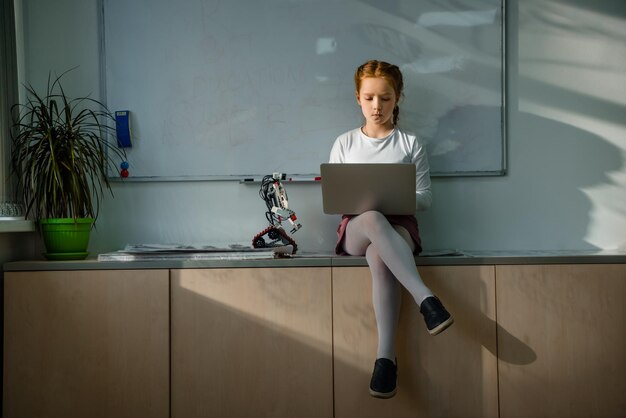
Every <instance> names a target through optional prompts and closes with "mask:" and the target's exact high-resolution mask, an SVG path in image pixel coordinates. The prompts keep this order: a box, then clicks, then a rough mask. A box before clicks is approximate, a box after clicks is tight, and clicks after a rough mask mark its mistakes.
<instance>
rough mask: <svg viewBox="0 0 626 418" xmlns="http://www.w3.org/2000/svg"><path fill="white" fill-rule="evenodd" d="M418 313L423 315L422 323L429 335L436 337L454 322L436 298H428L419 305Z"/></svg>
mask: <svg viewBox="0 0 626 418" xmlns="http://www.w3.org/2000/svg"><path fill="white" fill-rule="evenodd" d="M420 313H421V314H422V315H424V322H426V328H428V332H429V333H430V335H437V334H439V333H440V332H442V331H443V330H445V329H446V328H448V327H449V326H450V325H452V323H453V322H454V318H453V317H452V315H450V313H449V312H448V311H446V308H444V307H443V304H442V303H441V301H440V300H439V298H438V297H436V296H429V297H427V298H426V299H424V301H423V302H422V304H421V305H420Z"/></svg>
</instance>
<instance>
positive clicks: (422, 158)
mask: <svg viewBox="0 0 626 418" xmlns="http://www.w3.org/2000/svg"><path fill="white" fill-rule="evenodd" d="M329 162H330V163H413V164H415V167H416V174H415V189H416V190H415V200H416V207H417V210H426V209H428V208H430V205H431V203H432V193H431V190H430V186H431V183H430V166H429V164H428V157H427V156H426V149H425V147H424V144H422V143H421V141H420V140H419V139H418V138H417V136H415V135H413V134H410V133H407V132H403V131H401V130H400V129H398V128H395V129H394V130H393V132H391V133H390V134H389V135H388V136H386V137H384V138H371V137H369V136H367V135H365V134H364V133H363V132H362V131H361V128H357V129H353V130H351V131H348V132H346V133H344V134H342V135H339V137H337V139H336V140H335V143H334V144H333V147H332V149H331V151H330V160H329Z"/></svg>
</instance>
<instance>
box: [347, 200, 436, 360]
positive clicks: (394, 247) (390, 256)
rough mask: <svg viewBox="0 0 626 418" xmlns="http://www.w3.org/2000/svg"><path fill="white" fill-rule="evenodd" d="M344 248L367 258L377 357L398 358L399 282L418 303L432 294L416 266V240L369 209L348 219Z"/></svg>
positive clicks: (352, 253)
mask: <svg viewBox="0 0 626 418" xmlns="http://www.w3.org/2000/svg"><path fill="white" fill-rule="evenodd" d="M407 244H408V245H407ZM343 249H344V251H345V252H346V253H348V254H350V255H365V257H366V259H367V264H368V265H369V267H370V271H371V274H372V302H373V304H374V314H375V315H376V324H377V326H378V351H377V355H376V358H388V359H390V360H392V361H395V358H396V329H397V327H398V318H399V315H400V300H401V298H400V296H401V293H400V285H402V286H404V287H405V288H406V289H407V290H408V291H409V293H410V294H411V296H412V297H413V299H414V300H415V302H416V303H417V304H418V306H419V305H420V304H421V303H422V301H423V300H424V299H426V298H427V297H428V296H432V292H431V291H430V289H429V288H428V287H426V285H425V284H424V282H423V281H422V278H421V276H420V274H419V273H418V271H417V268H416V267H415V259H414V258H413V251H414V250H415V243H414V242H413V239H412V238H411V236H410V235H409V233H408V231H407V230H406V229H405V228H403V227H401V226H392V225H391V224H390V223H389V221H387V218H385V216H384V215H382V214H381V213H380V212H375V211H369V212H365V213H363V214H361V215H359V216H356V217H354V218H352V219H351V220H350V222H348V226H347V227H346V234H345V239H344V241H343Z"/></svg>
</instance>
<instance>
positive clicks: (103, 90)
mask: <svg viewBox="0 0 626 418" xmlns="http://www.w3.org/2000/svg"><path fill="white" fill-rule="evenodd" d="M97 1H98V4H97V8H98V15H99V16H98V36H99V56H100V63H99V64H100V97H101V101H102V103H104V104H105V106H106V105H107V80H106V39H105V30H106V28H105V16H104V0H97ZM500 9H501V11H502V16H501V25H500V39H501V44H502V47H501V53H500V63H501V71H500V83H501V86H502V89H501V95H500V120H501V126H500V133H501V140H502V150H501V155H500V158H501V163H500V166H501V169H499V170H490V171H457V172H433V171H431V172H430V177H431V178H450V177H502V176H506V175H507V174H508V146H507V144H508V119H507V114H508V112H507V106H506V101H507V88H508V86H507V68H508V65H507V48H506V45H507V37H506V29H507V26H508V12H507V0H500ZM267 174H271V173H267ZM287 174H289V173H287ZM318 176H319V173H310V174H292V179H293V180H292V181H298V182H315V180H314V179H315V177H318ZM256 177H258V176H256ZM108 179H109V181H112V182H198V181H201V182H206V181H229V182H230V181H237V182H239V183H249V182H251V176H249V175H188V176H187V175H177V176H160V175H155V176H129V177H126V178H122V177H121V176H119V175H109V177H108ZM254 182H256V179H255V180H254Z"/></svg>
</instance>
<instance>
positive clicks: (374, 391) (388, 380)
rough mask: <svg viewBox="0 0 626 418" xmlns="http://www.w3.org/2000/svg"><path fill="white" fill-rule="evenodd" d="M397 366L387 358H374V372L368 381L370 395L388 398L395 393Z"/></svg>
mask: <svg viewBox="0 0 626 418" xmlns="http://www.w3.org/2000/svg"><path fill="white" fill-rule="evenodd" d="M397 376H398V367H397V366H396V365H395V364H393V361H391V360H389V359H387V358H379V359H376V363H374V373H372V380H371V382H370V395H372V396H373V397H375V398H383V399H388V398H391V397H392V396H393V395H395V394H396V378H397Z"/></svg>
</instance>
